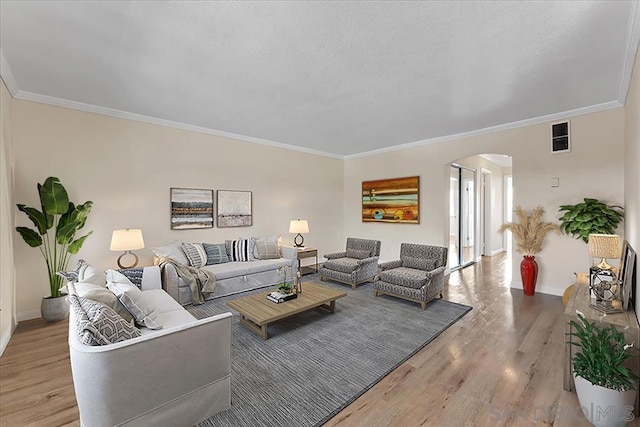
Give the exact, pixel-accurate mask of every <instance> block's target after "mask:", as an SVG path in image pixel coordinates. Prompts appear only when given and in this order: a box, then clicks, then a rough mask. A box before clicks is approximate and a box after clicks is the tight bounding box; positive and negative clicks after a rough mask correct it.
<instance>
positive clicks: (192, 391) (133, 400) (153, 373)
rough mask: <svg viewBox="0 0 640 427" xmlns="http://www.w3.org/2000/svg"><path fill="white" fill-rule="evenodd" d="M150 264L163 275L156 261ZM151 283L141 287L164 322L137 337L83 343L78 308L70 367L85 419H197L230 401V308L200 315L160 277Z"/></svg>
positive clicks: (165, 422)
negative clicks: (168, 289)
mask: <svg viewBox="0 0 640 427" xmlns="http://www.w3.org/2000/svg"><path fill="white" fill-rule="evenodd" d="M145 270H149V271H153V270H155V272H154V273H153V274H157V275H158V276H159V269H158V267H157V266H154V267H146V268H145ZM145 275H146V273H145ZM147 282H148V281H147ZM146 288H147V289H145V288H143V289H145V290H143V291H142V294H143V295H144V296H145V299H146V301H147V303H148V305H149V306H150V307H151V308H152V309H153V310H154V311H155V315H157V317H156V319H157V321H158V323H160V325H161V326H162V328H161V329H156V330H151V329H148V328H145V327H140V328H139V329H140V333H141V336H138V337H135V338H130V339H126V340H124V341H121V342H115V343H114V344H107V345H99V346H95V345H86V344H83V343H82V342H81V340H80V338H79V333H78V329H79V328H78V322H77V321H78V318H77V317H78V315H77V314H76V313H75V312H74V310H73V309H72V310H71V313H70V318H69V319H70V320H69V349H70V355H71V369H72V373H73V382H74V386H75V393H76V399H77V401H78V408H79V410H80V422H81V425H83V426H88V427H101V426H105V427H107V426H116V425H117V426H150V425H153V426H177V425H184V426H190V425H194V424H197V423H198V422H200V421H203V420H205V419H207V418H208V417H210V416H211V415H213V414H215V413H217V412H220V411H223V410H226V409H228V408H229V407H230V405H231V325H232V315H231V313H228V312H227V313H221V314H219V315H216V316H213V317H209V318H206V319H202V320H196V319H195V318H194V317H193V316H192V315H191V314H190V313H189V312H187V311H186V310H185V309H184V308H183V307H182V306H181V305H180V304H178V303H177V302H176V301H175V300H174V299H173V298H171V297H170V296H169V294H167V293H166V292H165V291H164V290H162V289H160V283H159V281H157V283H156V286H154V288H155V289H149V286H148V283H147V286H146ZM70 289H72V293H75V287H73V286H71V287H70ZM185 361H186V362H187V363H185Z"/></svg>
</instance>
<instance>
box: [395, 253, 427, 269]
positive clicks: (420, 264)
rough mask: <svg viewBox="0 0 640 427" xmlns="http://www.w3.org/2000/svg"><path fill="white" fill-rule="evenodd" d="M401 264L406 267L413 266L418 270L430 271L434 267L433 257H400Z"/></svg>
mask: <svg viewBox="0 0 640 427" xmlns="http://www.w3.org/2000/svg"><path fill="white" fill-rule="evenodd" d="M400 259H401V260H402V266H403V267H407V268H415V269H418V270H425V271H431V270H433V269H435V268H436V260H435V259H425V258H416V257H413V256H404V257H400Z"/></svg>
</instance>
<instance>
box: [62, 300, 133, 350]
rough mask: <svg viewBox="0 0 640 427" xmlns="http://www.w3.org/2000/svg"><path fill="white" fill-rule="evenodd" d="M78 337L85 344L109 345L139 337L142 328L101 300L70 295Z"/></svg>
mask: <svg viewBox="0 0 640 427" xmlns="http://www.w3.org/2000/svg"><path fill="white" fill-rule="evenodd" d="M68 298H69V303H70V304H71V310H73V312H74V313H75V316H76V322H77V323H76V331H77V333H78V339H79V340H80V342H81V343H83V344H85V345H107V344H113V343H117V342H120V341H125V340H128V339H131V338H135V337H139V336H140V335H141V334H140V330H139V329H138V328H136V327H135V326H133V323H129V322H127V321H126V320H124V319H123V318H122V317H120V315H119V314H118V313H116V312H115V311H114V310H113V309H111V308H110V307H107V306H106V305H105V304H102V303H101V302H97V301H93V300H90V299H87V298H82V297H79V296H77V295H69V297H68Z"/></svg>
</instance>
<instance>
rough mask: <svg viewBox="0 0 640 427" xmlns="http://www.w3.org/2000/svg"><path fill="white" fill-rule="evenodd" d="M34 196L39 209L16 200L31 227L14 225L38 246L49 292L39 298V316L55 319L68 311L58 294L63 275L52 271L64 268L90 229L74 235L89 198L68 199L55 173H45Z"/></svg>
mask: <svg viewBox="0 0 640 427" xmlns="http://www.w3.org/2000/svg"><path fill="white" fill-rule="evenodd" d="M38 196H39V198H40V206H41V209H42V210H38V209H36V208H31V207H29V206H26V205H23V204H18V205H17V207H18V210H19V211H20V212H24V213H25V214H26V215H27V217H28V218H29V219H30V220H31V222H32V223H33V225H34V226H35V229H33V228H29V227H16V231H17V232H18V233H19V234H20V236H22V239H23V240H24V241H25V242H26V243H27V245H29V246H30V247H32V248H38V249H40V253H41V254H42V256H43V258H44V260H45V262H46V264H47V273H48V275H49V289H50V291H51V294H50V295H49V296H48V297H44V298H43V299H42V305H41V306H40V309H41V314H42V317H43V318H44V319H45V320H47V321H57V320H62V319H64V318H66V317H67V316H68V314H69V305H68V303H67V302H66V298H63V297H61V295H60V288H61V287H62V284H63V278H62V277H61V276H59V275H57V274H56V273H57V272H58V271H63V270H66V269H67V266H68V264H69V260H70V257H71V255H72V254H77V253H78V251H79V250H80V248H81V247H82V245H83V244H84V242H85V240H86V239H87V237H89V235H90V234H91V233H92V232H93V231H89V232H88V233H87V234H85V235H83V236H81V237H78V238H76V233H77V232H78V231H79V230H80V229H81V228H83V227H84V225H85V222H86V220H87V216H88V215H89V212H91V208H92V206H93V202H91V201H87V202H85V203H83V204H81V205H77V206H76V205H74V204H73V203H72V202H70V201H69V196H68V194H67V190H66V189H65V188H64V186H63V185H62V183H61V182H60V180H59V179H58V178H56V177H49V178H47V179H46V180H45V182H44V184H38Z"/></svg>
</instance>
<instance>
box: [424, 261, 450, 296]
mask: <svg viewBox="0 0 640 427" xmlns="http://www.w3.org/2000/svg"><path fill="white" fill-rule="evenodd" d="M445 269H446V268H445V267H444V266H442V267H438V268H436V269H435V270H431V271H427V286H429V287H430V288H431V290H432V292H435V293H438V294H439V293H440V292H442V290H443V289H444V271H445Z"/></svg>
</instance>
